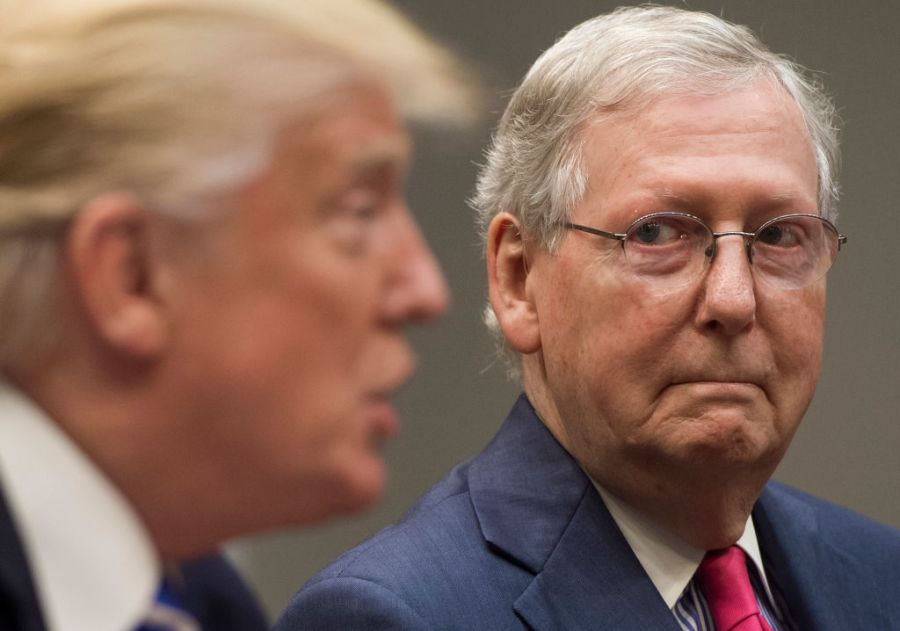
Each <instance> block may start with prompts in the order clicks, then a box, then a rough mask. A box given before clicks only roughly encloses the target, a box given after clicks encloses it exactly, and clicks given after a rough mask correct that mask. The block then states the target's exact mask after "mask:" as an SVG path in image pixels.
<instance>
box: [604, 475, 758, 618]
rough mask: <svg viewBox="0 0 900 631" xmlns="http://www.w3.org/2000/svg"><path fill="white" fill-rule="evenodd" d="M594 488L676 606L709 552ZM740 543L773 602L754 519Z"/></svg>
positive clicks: (663, 593)
mask: <svg viewBox="0 0 900 631" xmlns="http://www.w3.org/2000/svg"><path fill="white" fill-rule="evenodd" d="M594 487H596V489H597V492H598V493H600V497H601V498H603V502H604V503H605V504H606V507H607V508H608V509H609V512H610V514H611V515H612V518H613V519H614V520H615V522H616V525H617V526H618V527H619V530H621V531H622V534H623V535H624V536H625V540H626V541H627V542H628V545H630V546H631V549H632V550H633V551H634V555H635V556H636V557H637V558H638V561H640V562H641V565H642V566H643V568H644V571H645V572H646V573H647V576H649V577H650V580H651V581H652V582H653V585H654V586H655V587H656V589H657V591H658V592H659V593H660V595H661V596H662V598H663V600H664V601H665V603H666V605H667V606H668V607H669V609H674V607H675V604H676V603H677V602H678V599H679V598H680V597H681V594H682V593H683V592H684V590H685V588H686V587H687V586H688V583H690V582H691V579H692V578H693V577H694V573H695V572H696V571H697V568H698V567H700V562H701V561H702V560H703V556H704V555H705V554H706V551H705V550H700V549H698V548H694V547H693V546H690V545H688V544H686V543H685V542H684V541H682V540H681V539H679V538H678V537H676V536H675V535H674V534H673V533H672V532H670V531H669V530H667V529H665V528H663V527H662V526H660V525H659V524H657V523H656V522H654V521H653V520H651V519H649V518H648V517H647V516H646V515H644V514H643V513H640V512H638V511H636V510H635V509H633V508H632V507H630V506H628V505H627V504H625V503H624V502H623V501H622V500H620V499H619V498H617V497H616V496H614V495H612V494H611V493H609V492H607V491H606V490H604V489H603V488H602V487H601V486H600V485H599V484H597V483H596V482H594ZM737 545H738V546H740V547H741V548H742V549H743V550H744V552H745V553H746V554H747V556H748V558H750V560H751V561H752V562H753V563H754V565H755V566H756V570H757V572H758V573H759V576H760V578H761V579H762V583H763V586H764V587H765V590H766V596H767V597H768V599H769V602H770V603H771V602H774V599H773V598H772V591H771V589H770V588H769V581H768V579H767V578H766V572H765V568H763V563H762V555H761V554H760V552H759V542H758V541H757V539H756V530H755V529H754V527H753V520H752V519H751V518H747V525H746V527H745V528H744V534H743V535H741V538H740V539H738V541H737Z"/></svg>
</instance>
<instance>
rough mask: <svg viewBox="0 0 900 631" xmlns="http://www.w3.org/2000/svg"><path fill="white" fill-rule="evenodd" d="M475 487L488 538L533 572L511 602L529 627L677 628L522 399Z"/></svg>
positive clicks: (574, 468)
mask: <svg viewBox="0 0 900 631" xmlns="http://www.w3.org/2000/svg"><path fill="white" fill-rule="evenodd" d="M468 483H469V491H470V497H471V498H472V504H473V507H474V509H475V513H476V515H477V518H478V522H479V526H480V528H481V533H482V535H483V536H484V538H485V541H487V542H488V543H489V544H490V545H491V546H492V547H493V548H494V549H495V550H496V551H497V552H498V553H499V554H501V555H503V556H505V557H507V558H508V559H509V560H511V561H512V562H514V563H517V564H518V565H520V566H522V567H524V568H526V569H528V570H529V571H531V572H532V573H533V574H534V575H535V576H534V579H533V580H532V581H531V582H530V583H529V584H528V586H527V587H526V588H525V590H524V591H523V592H522V594H521V595H520V596H519V597H518V599H517V600H516V601H515V604H514V609H515V611H516V614H517V615H518V616H519V618H520V619H522V620H524V621H525V622H526V623H527V624H528V625H529V626H530V627H531V628H532V629H535V630H536V631H551V630H557V629H558V630H565V631H578V630H579V629H591V631H597V630H602V629H610V630H614V631H647V630H648V629H652V630H653V631H660V630H661V631H666V630H667V629H671V630H672V631H677V630H678V625H677V623H676V622H675V618H674V616H672V613H671V612H670V611H669V609H668V607H666V605H665V602H664V601H663V600H662V597H661V596H660V595H659V593H658V592H657V591H656V589H655V588H654V587H653V584H652V583H651V581H650V579H649V577H647V575H646V573H645V572H644V569H643V568H642V567H641V565H640V563H639V562H638V560H637V558H636V557H635V556H634V553H633V552H632V551H631V548H630V547H629V546H628V543H627V542H626V541H625V538H624V537H623V536H622V533H621V532H620V531H619V528H618V527H617V526H616V524H615V522H614V521H613V519H612V517H611V516H610V514H609V511H607V510H606V507H605V506H604V505H603V501H602V500H601V499H600V496H599V495H598V494H597V492H596V490H595V489H594V487H593V486H592V485H591V483H590V481H589V480H588V479H587V476H585V474H584V472H583V471H582V470H581V468H580V467H579V466H578V464H577V463H576V462H575V461H574V460H573V459H572V457H571V456H569V454H568V453H566V451H565V450H564V449H563V448H562V446H561V445H560V444H559V443H558V442H557V441H556V439H555V438H554V437H553V435H552V434H551V433H550V432H549V431H548V430H547V428H546V427H545V426H544V424H543V423H542V422H541V421H540V419H539V418H538V417H537V415H536V414H535V412H534V409H533V408H532V407H531V404H530V403H529V402H528V399H526V398H525V396H524V395H523V396H522V397H520V398H519V400H518V401H517V402H516V404H515V406H514V407H513V409H512V411H511V412H510V414H509V416H508V417H507V419H506V422H505V423H504V424H503V427H502V428H501V429H500V431H499V432H498V433H497V436H496V437H495V438H494V440H493V441H492V442H491V444H490V445H489V446H488V448H487V449H486V450H485V452H484V453H483V454H482V455H481V456H479V457H478V458H477V459H476V460H475V461H474V462H473V464H472V467H471V469H470V471H469V475H468Z"/></svg>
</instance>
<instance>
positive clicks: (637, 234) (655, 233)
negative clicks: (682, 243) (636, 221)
mask: <svg viewBox="0 0 900 631" xmlns="http://www.w3.org/2000/svg"><path fill="white" fill-rule="evenodd" d="M659 232H660V225H659V224H658V223H655V222H653V223H651V222H648V223H645V224H641V225H640V226H638V227H637V229H636V230H635V231H634V232H633V233H632V234H633V235H634V238H635V239H637V240H638V241H640V242H641V243H653V242H654V241H656V239H657V238H658V237H659Z"/></svg>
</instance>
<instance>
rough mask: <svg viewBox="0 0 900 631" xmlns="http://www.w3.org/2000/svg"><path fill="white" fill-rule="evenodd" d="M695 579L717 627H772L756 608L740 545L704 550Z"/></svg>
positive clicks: (758, 630) (739, 630) (767, 630)
mask: <svg viewBox="0 0 900 631" xmlns="http://www.w3.org/2000/svg"><path fill="white" fill-rule="evenodd" d="M696 579H697V582H698V584H699V587H700V589H701V591H702V592H703V595H704V596H705V597H706V602H707V604H708V605H709V612H710V614H712V617H713V620H714V621H715V623H716V628H717V629H718V631H771V627H769V625H768V624H767V623H766V621H765V619H764V618H763V617H762V615H761V614H760V612H759V605H758V604H757V603H756V596H755V595H754V593H753V586H752V585H751V584H750V576H749V574H748V573H747V557H746V556H745V555H744V551H743V550H741V549H740V548H739V547H737V546H731V547H730V548H725V549H724V550H710V551H709V552H707V553H706V556H705V557H704V558H703V561H702V562H701V563H700V568H699V569H698V570H697V574H696Z"/></svg>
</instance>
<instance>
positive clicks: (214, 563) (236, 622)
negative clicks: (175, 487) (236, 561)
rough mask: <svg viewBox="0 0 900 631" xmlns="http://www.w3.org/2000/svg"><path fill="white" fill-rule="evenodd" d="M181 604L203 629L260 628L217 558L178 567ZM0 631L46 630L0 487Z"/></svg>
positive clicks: (241, 589)
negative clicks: (180, 577) (180, 581)
mask: <svg viewBox="0 0 900 631" xmlns="http://www.w3.org/2000/svg"><path fill="white" fill-rule="evenodd" d="M180 570H181V576H182V577H183V579H184V580H183V583H182V586H183V594H181V596H182V597H183V599H184V603H185V605H186V606H187V607H188V609H190V611H191V613H192V614H193V615H194V617H195V618H197V620H198V621H199V622H200V624H201V626H202V628H203V629H204V630H205V631H265V630H266V629H267V628H268V624H267V622H266V620H265V618H264V616H263V614H262V611H261V610H260V608H259V606H258V605H257V603H256V601H255V599H254V598H253V596H252V595H251V594H250V592H249V591H248V590H247V587H246V586H245V585H244V583H243V582H242V581H241V579H240V578H239V577H238V575H237V574H236V573H235V572H234V570H233V569H232V568H231V566H230V565H229V564H228V563H227V562H226V561H225V560H224V559H223V558H222V557H221V556H220V555H211V556H207V557H203V558H201V559H198V560H196V561H191V562H188V563H184V564H182V565H181V566H180ZM0 631H46V627H45V624H44V619H43V615H42V614H41V609H40V604H39V602H38V597H37V593H36V591H35V586H34V582H33V580H32V576H31V571H30V569H29V567H28V561H27V559H26V556H25V552H24V550H23V548H22V545H21V542H20V540H19V536H18V534H17V533H16V529H15V525H14V523H13V520H12V518H11V516H10V513H9V509H8V508H7V506H6V503H5V501H4V499H3V494H2V491H0Z"/></svg>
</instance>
